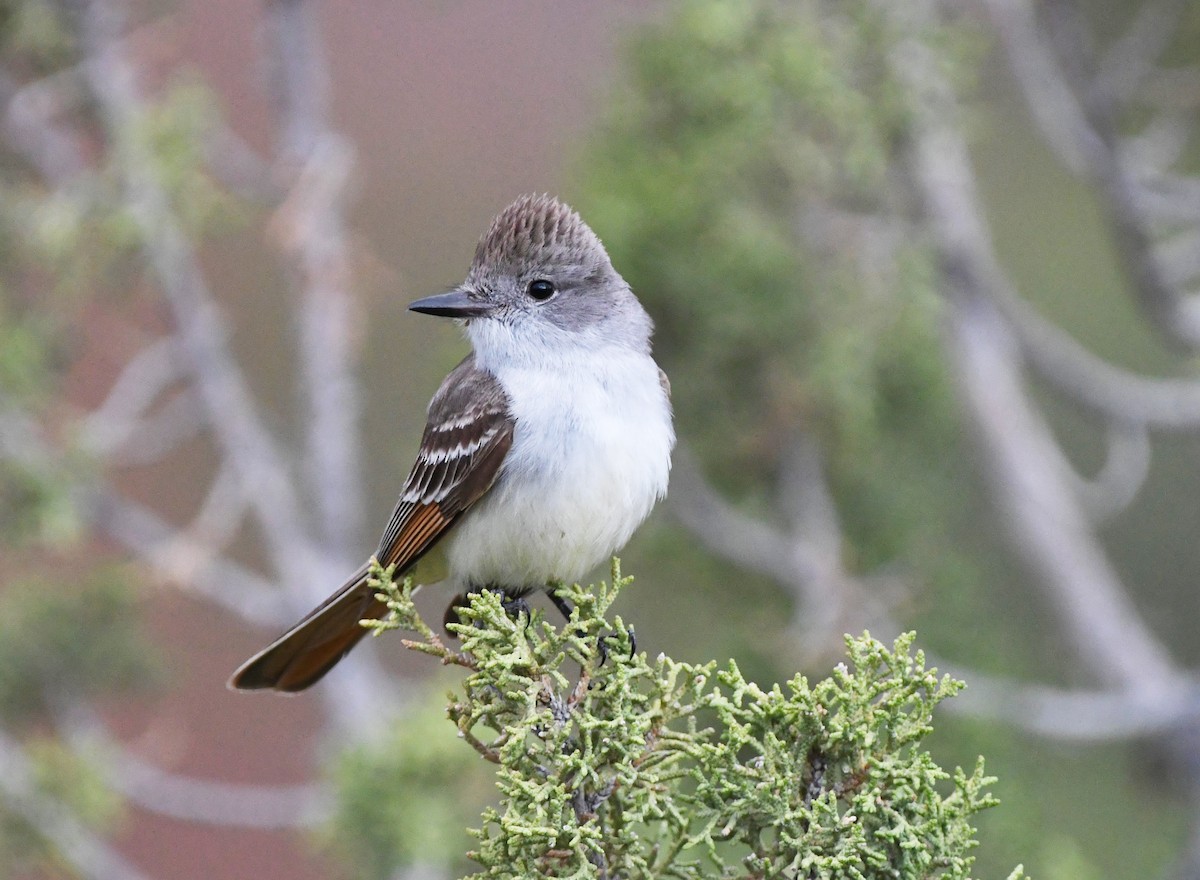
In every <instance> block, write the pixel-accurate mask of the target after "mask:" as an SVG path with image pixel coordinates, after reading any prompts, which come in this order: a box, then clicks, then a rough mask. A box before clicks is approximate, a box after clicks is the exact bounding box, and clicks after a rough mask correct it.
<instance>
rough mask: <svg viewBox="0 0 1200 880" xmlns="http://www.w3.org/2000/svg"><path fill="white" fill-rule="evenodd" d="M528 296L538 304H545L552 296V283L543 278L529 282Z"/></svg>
mask: <svg viewBox="0 0 1200 880" xmlns="http://www.w3.org/2000/svg"><path fill="white" fill-rule="evenodd" d="M528 289H529V295H530V296H532V297H533V298H534V299H536V300H537V301H538V302H545V301H546V300H548V299H550V297H552V296H554V292H555V291H554V283H553V282H551V281H547V280H546V279H545V278H538V279H536V280H534V281H530V282H529V288H528Z"/></svg>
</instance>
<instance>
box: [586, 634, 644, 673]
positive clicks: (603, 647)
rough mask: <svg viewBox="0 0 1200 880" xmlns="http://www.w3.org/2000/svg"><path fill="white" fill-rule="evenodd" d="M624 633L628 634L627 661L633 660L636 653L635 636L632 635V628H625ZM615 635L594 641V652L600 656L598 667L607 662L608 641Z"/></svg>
mask: <svg viewBox="0 0 1200 880" xmlns="http://www.w3.org/2000/svg"><path fill="white" fill-rule="evenodd" d="M625 632H627V633H628V634H629V659H630V660H632V659H633V655H634V654H635V653H637V636H636V635H635V634H634V631H633V627H632V626H629V627H626V628H625ZM616 635H617V634H616V633H612V632H610V633H608V634H607V635H603V636H600V637H599V638H597V639H596V652H597V653H598V654H599V655H600V663H599V665H600V666H603V665H604V664H605V663H607V662H608V640H609V639H611V638H615V637H616Z"/></svg>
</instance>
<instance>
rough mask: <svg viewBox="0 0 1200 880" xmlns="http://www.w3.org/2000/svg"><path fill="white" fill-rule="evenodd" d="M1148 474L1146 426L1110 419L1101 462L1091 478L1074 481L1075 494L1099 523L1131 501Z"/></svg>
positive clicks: (1148, 435)
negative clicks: (1105, 446) (1105, 455)
mask: <svg viewBox="0 0 1200 880" xmlns="http://www.w3.org/2000/svg"><path fill="white" fill-rule="evenodd" d="M1071 473H1074V471H1071ZM1149 474H1150V434H1149V432H1147V431H1146V428H1145V426H1144V425H1136V424H1131V423H1129V422H1116V421H1114V422H1110V423H1109V425H1108V456H1107V457H1106V458H1105V459H1104V465H1103V466H1102V467H1101V468H1100V472H1099V473H1098V474H1096V476H1095V477H1094V478H1093V479H1091V480H1083V479H1079V480H1077V481H1076V486H1075V494H1076V495H1077V496H1078V498H1079V500H1080V502H1081V503H1082V504H1083V507H1084V509H1085V510H1086V511H1087V513H1088V517H1089V518H1090V519H1091V520H1092V522H1095V523H1102V522H1104V521H1106V520H1109V519H1111V518H1112V517H1114V516H1116V515H1117V514H1119V513H1120V512H1121V511H1123V510H1125V508H1127V507H1128V506H1129V505H1130V504H1132V503H1133V500H1134V499H1135V498H1136V497H1137V495H1138V492H1140V491H1141V488H1142V486H1143V485H1144V484H1145V482H1146V477H1147V476H1148V475H1149Z"/></svg>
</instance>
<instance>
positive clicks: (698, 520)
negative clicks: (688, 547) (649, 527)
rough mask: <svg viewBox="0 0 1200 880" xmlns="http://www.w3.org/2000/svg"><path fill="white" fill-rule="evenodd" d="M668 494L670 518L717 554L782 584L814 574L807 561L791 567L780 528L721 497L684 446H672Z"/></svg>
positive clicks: (789, 547) (787, 544) (790, 554)
mask: <svg viewBox="0 0 1200 880" xmlns="http://www.w3.org/2000/svg"><path fill="white" fill-rule="evenodd" d="M667 497H668V504H669V505H670V508H671V512H672V513H673V514H674V515H675V518H676V519H678V520H679V521H680V522H681V523H682V524H683V525H684V527H686V528H687V529H688V531H690V532H691V533H692V534H694V535H695V536H696V537H697V538H699V539H700V541H701V542H702V543H703V544H704V546H705V547H706V548H707V549H708V550H710V551H711V552H713V553H715V554H716V555H717V556H720V557H721V558H722V559H725V560H727V561H729V562H732V563H733V564H734V565H737V566H739V567H741V568H745V569H746V570H747V571H754V572H758V573H759V574H762V575H766V576H767V577H769V578H771V579H773V580H775V581H778V582H779V583H781V584H791V583H792V582H793V581H794V580H795V579H796V578H804V577H811V576H812V575H813V572H814V564H813V563H812V562H811V561H810V562H809V563H808V564H807V565H804V566H802V568H801V569H800V570H799V571H797V569H796V568H795V567H794V560H793V555H794V554H793V548H792V545H791V543H790V542H789V540H788V538H787V536H786V535H785V534H784V533H783V532H782V531H781V530H779V529H777V528H774V527H773V526H770V525H768V524H767V523H765V522H763V521H762V520H760V519H758V518H756V517H752V516H750V515H749V514H746V513H743V512H742V511H741V510H739V509H738V508H737V507H735V506H734V505H733V504H730V503H729V502H728V501H726V500H725V499H724V498H723V497H722V496H721V494H720V493H719V492H717V491H716V490H715V489H713V487H712V486H711V485H709V483H708V481H707V480H706V479H705V478H704V475H703V474H702V473H701V471H700V466H699V464H698V463H697V461H696V459H695V457H694V456H693V455H692V454H691V453H690V452H689V451H688V450H686V449H677V450H676V451H675V463H674V466H673V467H672V472H671V491H670V493H669V494H668V496H667Z"/></svg>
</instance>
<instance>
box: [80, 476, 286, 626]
mask: <svg viewBox="0 0 1200 880" xmlns="http://www.w3.org/2000/svg"><path fill="white" fill-rule="evenodd" d="M81 506H82V507H83V509H84V510H85V511H87V512H88V514H89V521H90V522H91V523H92V524H93V525H94V526H96V527H97V528H98V529H100V530H101V531H102V532H104V533H106V534H108V535H109V536H110V537H112V538H113V539H114V540H116V541H117V542H118V543H120V544H121V545H122V546H124V547H125V548H127V549H128V550H129V551H130V552H132V553H134V554H135V555H136V556H137V557H138V559H140V560H141V561H142V562H144V563H146V564H147V565H148V566H149V568H150V570H151V572H153V573H154V574H156V575H157V576H158V577H160V578H162V579H163V580H164V581H168V582H170V583H172V584H174V585H176V586H179V587H180V588H182V589H183V590H185V591H187V592H190V593H192V594H194V595H196V596H199V597H201V598H203V599H206V600H208V601H211V602H214V603H216V604H217V605H219V606H221V607H223V608H225V609H226V610H228V611H230V612H232V613H234V614H236V615H237V616H238V617H240V618H242V619H243V620H246V621H248V622H250V623H257V624H259V625H261V626H264V627H268V628H278V627H281V626H284V625H286V624H288V623H290V622H291V620H292V618H293V616H294V614H295V612H294V610H292V608H291V607H290V605H289V604H288V603H287V601H286V594H285V592H284V591H283V590H280V589H279V588H278V587H276V586H275V585H274V584H272V583H270V582H269V581H267V580H266V579H265V578H263V577H260V576H259V575H257V574H254V573H253V572H251V571H249V570H247V569H245V568H243V567H242V566H240V565H238V564H237V563H235V562H232V561H230V560H229V559H226V558H225V557H223V556H221V555H219V554H217V553H214V552H213V551H212V548H211V547H208V546H204V545H197V544H196V543H195V542H192V541H188V540H184V539H183V538H182V537H181V534H180V532H179V531H178V530H177V529H175V528H174V527H172V526H170V525H169V524H167V523H166V522H165V521H164V520H163V519H161V518H160V517H159V516H158V515H157V514H156V513H154V512H153V511H151V510H150V509H148V508H146V507H143V506H142V505H140V504H137V503H136V502H133V501H129V500H128V499H125V498H122V497H121V496H119V495H117V494H116V493H115V492H112V491H106V490H94V491H93V492H90V493H86V494H85V495H84V496H83V501H82V503H81Z"/></svg>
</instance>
